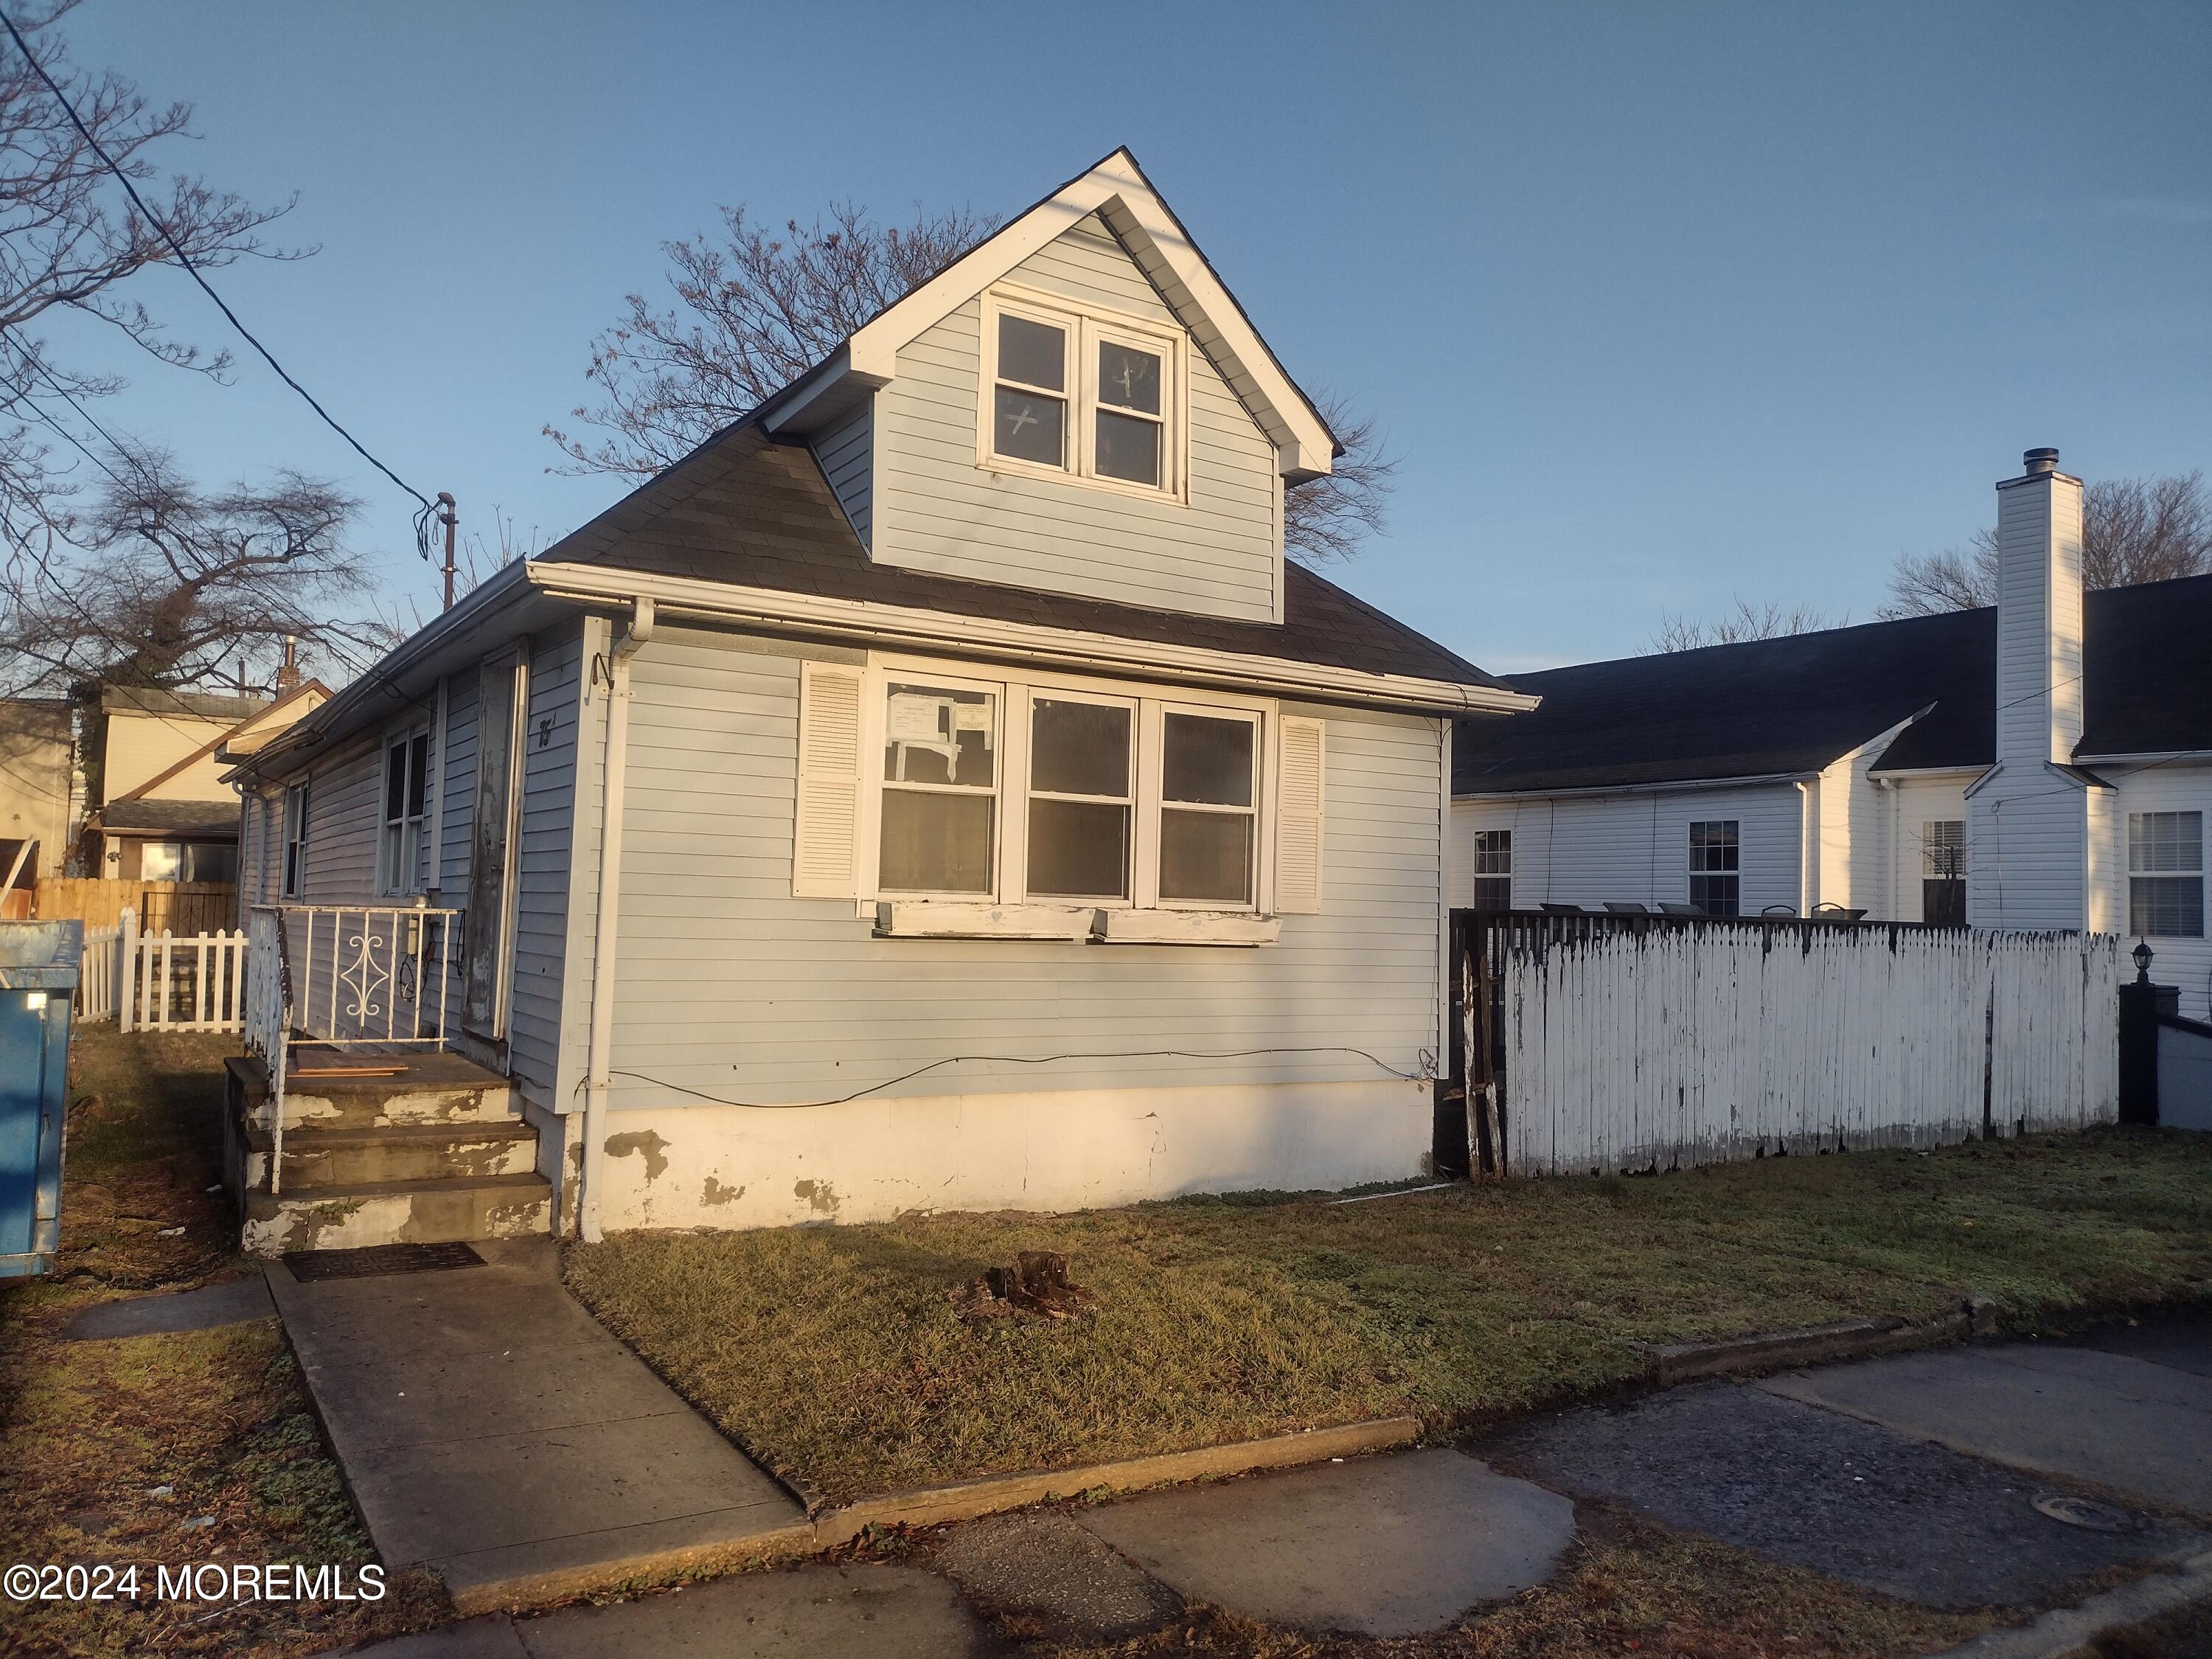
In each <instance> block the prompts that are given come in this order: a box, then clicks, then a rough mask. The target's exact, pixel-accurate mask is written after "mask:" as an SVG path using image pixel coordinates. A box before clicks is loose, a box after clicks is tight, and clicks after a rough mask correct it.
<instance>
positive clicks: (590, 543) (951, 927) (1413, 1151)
mask: <svg viewBox="0 0 2212 1659" xmlns="http://www.w3.org/2000/svg"><path fill="white" fill-rule="evenodd" d="M1333 451H1334V441H1333V439H1332V437H1331V435H1330V433H1329V431H1328V428H1327V426H1326V425H1325V424H1324V423H1323V422H1322V418H1321V416H1319V415H1318V414H1317V413H1316V410H1315V409H1314V407H1313V405H1312V404H1311V403H1310V401H1309V400H1308V399H1307V398H1306V397H1305V396H1304V393H1302V392H1300V391H1299V389H1298V387H1297V385H1296V384H1295V383H1293V382H1292V380H1291V379H1290V377H1289V375H1288V374H1286V373H1285V371H1284V369H1283V368H1282V366H1281V365H1280V364H1279V363H1278V362H1277V361H1276V359H1275V357H1274V356H1273V353H1272V352H1271V351H1270V350H1269V349H1268V347H1267V343H1265V342H1264V341H1263V340H1262V339H1261V337H1260V335H1259V334H1258V332H1257V331H1255V329H1254V327H1253V325H1252V324H1251V322H1250V321H1249V319H1247V317H1246V316H1245V314H1244V313H1243V310H1242V309H1241V307H1239V306H1238V305H1237V302H1236V301H1235V300H1234V299H1232V298H1231V295H1230V294H1229V292H1228V290H1227V289H1225V287H1224V286H1223V285H1222V283H1221V280H1220V278H1219V277H1218V276H1217V275H1216V274H1215V273H1214V271H1213V270H1212V267H1211V266H1210V265H1209V264H1207V263H1206V258H1205V257H1204V256H1203V255H1202V254H1201V253H1200V252H1199V250H1198V248H1197V246H1196V245H1195V244H1194V242H1193V241H1192V240H1191V239H1190V237H1189V235H1188V233H1187V232H1186V231H1185V230H1184V228H1182V225H1181V224H1180V223H1179V222H1177V221H1176V218H1175V216H1174V215H1173V214H1172V213H1171V212H1170V210H1168V208H1167V206H1166V204H1164V202H1162V201H1161V199H1160V198H1159V197H1158V195H1157V194H1156V193H1155V192H1154V191H1153V190H1152V187H1151V185H1149V184H1148V183H1147V182H1146V179H1145V177H1144V175H1143V173H1141V172H1139V169H1138V167H1137V165H1136V162H1135V161H1134V160H1133V158H1132V157H1131V156H1130V155H1128V154H1127V152H1126V151H1122V152H1117V153H1116V154H1115V155H1112V156H1109V157H1108V158H1107V159H1106V160H1105V161H1102V162H1101V163H1099V165H1098V166H1097V167H1094V168H1092V169H1091V170H1090V171H1089V172H1087V173H1084V174H1083V175H1082V176H1081V177H1079V178H1078V179H1074V180H1073V181H1071V182H1070V183H1069V184H1067V185H1064V186H1063V187H1061V188H1060V189H1059V190H1057V191H1054V192H1053V194H1052V195H1050V196H1049V197H1046V198H1045V199H1044V200H1043V201H1042V202H1041V203H1039V204H1037V205H1036V206H1035V207H1033V208H1031V209H1030V210H1028V211H1027V212H1025V213H1024V214H1022V215H1020V216H1018V217H1016V218H1015V219H1014V220H1013V221H1012V222H1011V223H1010V224H1008V225H1007V226H1006V228H1004V229H1002V230H1000V232H999V233H998V234H995V235H994V236H993V237H991V238H990V239H989V240H986V241H985V242H983V243H982V244H981V246H978V247H977V248H975V250H974V251H973V252H970V253H969V254H968V255H967V256H966V257H964V258H962V259H960V260H959V261H957V263H956V264H953V265H951V267H950V268H948V269H947V270H945V271H944V272H943V273H942V274H940V275H939V276H936V277H934V278H933V279H932V280H931V281H930V282H928V283H926V284H924V285H923V286H922V287H921V288H920V289H917V290H916V291H915V292H914V293H913V294H911V295H908V296H907V297H906V298H904V299H903V300H902V301H899V302H898V303H896V304H895V305H893V306H892V307H890V309H888V310H887V311H885V312H884V313H882V314H880V315H879V316H878V317H876V318H875V319H873V320H872V321H871V322H869V323H867V324H866V325H865V326H863V327H862V328H860V330H859V331H857V332H856V333H854V335H853V336H852V337H850V338H848V340H846V341H845V342H844V343H843V344H842V345H841V346H840V347H839V348H838V349H837V350H836V352H835V353H834V354H832V355H831V356H829V358H828V360H827V361H825V362H823V363H822V364H820V365H819V366H818V367H817V368H815V369H814V370H812V371H811V372H810V373H809V374H805V375H804V376H802V377H800V378H799V380H796V381H795V382H793V384H792V385H791V386H788V387H787V388H786V389H785V390H783V391H782V392H780V393H778V394H777V395H776V396H775V397H773V398H769V400H768V401H767V402H765V403H764V404H762V405H761V406H760V407H759V408H758V409H757V410H754V411H752V413H751V414H750V415H749V416H746V417H745V418H744V419H742V420H740V421H738V422H736V423H735V424H734V425H732V426H731V427H730V428H727V429H726V430H725V431H723V432H721V433H720V434H718V435H716V436H715V437H714V438H713V439H712V440H710V441H708V442H707V443H705V444H703V445H702V446H701V447H700V448H699V449H698V450H697V451H696V452H695V453H693V454H691V455H690V457H689V458H687V459H684V461H682V462H680V463H679V464H678V465H675V466H673V467H671V468H670V469H669V470H668V471H665V473H663V474H661V475H660V476H659V477H657V478H655V479H654V480H653V481H652V482H651V483H647V484H646V485H645V486H644V487H642V488H641V489H638V490H637V491H636V492H635V494H633V495H630V496H629V497H628V498H627V499H626V500H624V501H622V502H620V503H619V504H617V506H615V507H612V508H611V509H610V510H609V511H607V512H606V513H603V514H601V515H600V516H599V518H597V519H595V520H592V522H591V523H589V524H587V525H586V526H584V527H583V528H581V529H580V530H578V531H576V532H574V533H573V534H572V535H570V536H568V538H565V539H564V540H562V541H561V542H560V543H558V544H556V545H555V546H554V547H553V548H551V549H550V550H548V552H547V553H545V554H544V556H541V557H539V558H537V559H533V560H532V561H530V562H527V563H525V564H518V565H514V566H511V567H509V568H507V569H505V570H503V571H501V573H500V574H499V575H497V576H496V577H495V578H494V579H493V580H491V581H489V582H488V583H486V584H485V585H484V586H483V587H481V588H479V589H478V590H477V592H475V593H473V594H471V596H470V597H469V598H468V599H465V600H464V601H463V603H461V604H460V605H458V606H456V607H455V608H454V609H453V611H450V612H448V613H447V614H446V615H444V616H442V617H440V618H439V619H438V620H437V621H435V622H434V623H431V624H430V625H429V626H428V627H427V628H425V629H423V630H422V632H421V633H419V634H417V635H415V636H414V637H413V638H412V639H410V640H409V641H407V642H406V643H405V644H404V645H402V646H401V647H399V648H398V649H397V650H396V651H394V652H393V653H392V654H391V655H390V656H389V657H387V658H386V659H385V660H384V661H383V662H382V663H381V664H380V665H378V666H377V667H376V668H375V669H374V670H373V671H371V672H370V673H368V675H366V676H365V677H364V678H362V680H361V681H359V682H358V683H356V684H355V685H353V686H350V687H349V688H347V689H346V690H344V691H343V692H342V693H340V694H339V695H338V696H337V697H336V698H335V699H334V700H333V701H332V702H331V703H329V704H328V705H327V706H326V707H325V708H322V709H320V710H319V711H318V712H317V713H316V714H313V715H311V716H309V717H308V718H307V720H303V721H301V723H300V724H299V725H298V726H295V727H294V728H293V729H292V730H291V731H289V732H287V733H285V734H284V735H283V737H281V738H277V739H276V740H275V741H273V742H271V743H270V744H268V745H267V746H266V747H265V748H264V749H263V750H260V751H259V752H258V753H257V754H254V755H252V756H249V757H245V758H244V759H243V760H242V761H241V762H240V770H239V776H240V779H241V780H242V781H243V782H244V783H245V785H246V788H247V790H248V793H249V795H250V797H251V799H252V806H251V809H250V826H249V832H248V845H249V848H255V849H259V855H258V857H254V858H252V859H250V860H249V868H248V869H247V870H246V873H245V876H244V879H245V881H246V883H247V884H248V885H249V887H250V888H251V889H252V893H253V894H254V895H255V896H258V897H259V898H261V899H263V900H264V901H266V902H270V903H283V902H292V903H303V904H315V903H319V904H324V905H330V904H351V905H371V906H374V905H385V906H404V905H412V904H416V903H418V902H420V903H426V904H428V906H429V907H430V908H439V907H441V906H457V907H460V908H465V911H466V913H467V914H466V920H465V924H464V926H463V927H462V930H461V931H462V932H463V933H464V934H465V939H466V941H467V942H466V947H465V953H466V954H465V962H464V963H463V964H462V969H463V971H462V973H461V975H460V977H461V980H462V994H461V997H460V1006H459V1009H458V1012H457V1018H456V1022H455V1023H456V1026H457V1028H458V1029H457V1030H456V1031H455V1033H454V1037H455V1042H456V1044H457V1046H458V1047H459V1048H460V1049H461V1050H462V1051H463V1052H464V1053H465V1054H467V1055H469V1056H470V1057H471V1058H472V1059H473V1060H476V1061H477V1062H478V1063H479V1064H481V1065H483V1066H486V1067H489V1068H491V1069H493V1070H495V1071H496V1072H498V1073H501V1074H503V1075H504V1076H505V1077H506V1078H507V1079H511V1081H512V1084H513V1088H514V1091H515V1092H516V1093H517V1094H519V1097H520V1101H519V1108H518V1109H519V1110H520V1113H521V1114H522V1117H523V1121H525V1122H526V1123H527V1124H528V1125H529V1126H531V1127H532V1128H533V1129H534V1130H535V1132H536V1136H537V1152H536V1162H535V1165H534V1168H535V1170H536V1172H537V1176H538V1179H539V1182H540V1185H541V1187H543V1186H544V1185H545V1184H546V1183H549V1182H550V1188H552V1190H553V1192H554V1193H555V1194H557V1196H558V1199H559V1202H558V1204H557V1206H556V1209H555V1211H554V1213H553V1216H552V1224H553V1225H556V1226H558V1227H562V1228H566V1227H568V1226H570V1225H578V1224H579V1223H580V1225H582V1226H583V1228H584V1229H585V1231H587V1232H589V1231H593V1230H596V1229H599V1228H606V1229H612V1228H617V1227H635V1226H695V1225H714V1226H757V1225H778V1224H784V1223H792V1222H805V1221H817V1220H823V1219H827V1218H845V1219H865V1218H882V1217H888V1216H892V1215H895V1214H897V1213H899V1212H904V1211H908V1210H911V1209H915V1208H931V1207H948V1208H951V1207H994V1206H1020V1207H1024V1208H1033V1209H1049V1208H1066V1207H1073V1206H1086V1205H1094V1204H1112V1203H1121V1202H1125V1201H1128V1200H1136V1199H1142V1198H1157V1197H1164V1196H1167V1195H1170V1194H1177V1193H1183V1192H1188V1191H1192V1190H1211V1189H1221V1188H1254V1187H1284V1188H1310V1187H1334V1186H1341V1185H1345V1184H1347V1183H1351V1182H1363V1181H1370V1180H1375V1179H1379V1178H1383V1177H1393V1176H1409V1175H1413V1174H1414V1173H1416V1172H1418V1171H1419V1169H1420V1168H1421V1166H1422V1159H1423V1157H1424V1154H1425V1152H1427V1151H1428V1149H1429V1147H1430V1146H1431V1132H1432V1121H1433V1111H1434V1102H1433V1092H1432V1082H1431V1079H1432V1078H1433V1075H1434V1067H1435V1062H1436V1056H1437V1048H1438V1042H1439V1032H1440V1030H1441V1029H1442V1022H1443V1013H1442V1010H1443V997H1444V994H1445V987H1444V981H1443V971H1442V961H1443V942H1444V936H1445V930H1446V925H1447V915H1446V912H1447V908H1448V905H1449V901H1450V898H1451V893H1450V889H1449V873H1448V871H1447V866H1446V847H1445V843H1446V833H1447V824H1448V822H1449V811H1450V787H1449V749H1450V736H1451V724H1452V720H1453V719H1454V718H1455V716H1457V715H1459V714H1463V713H1465V712H1468V711H1470V710H1496V711H1501V712H1502V711H1508V710H1512V709H1516V708H1526V707H1528V706H1530V704H1531V702H1532V700H1531V699H1530V698H1528V696H1523V695H1522V694H1520V693H1517V692H1515V691H1513V690H1510V689H1508V688H1506V687H1505V686H1504V684H1502V683H1501V682H1499V681H1498V680H1497V679H1495V678H1492V677H1491V676H1489V675H1487V674H1485V673H1483V672H1482V671H1480V670H1479V669H1477V668H1475V667H1474V666H1473V665H1470V664H1468V663H1467V662H1465V661H1463V660H1462V659H1459V658H1458V657H1456V656H1455V655H1453V654H1452V653H1449V652H1448V651H1446V650H1444V649H1443V647H1439V646H1437V645H1436V644H1434V643H1432V642H1431V641H1428V640H1426V639H1424V638H1423V637H1421V636H1420V635H1418V634H1416V633H1414V632H1413V630H1412V629H1407V628H1406V627H1404V626H1402V625H1401V624H1400V623H1396V622H1394V621H1392V620H1391V619H1389V617H1384V616H1382V615H1381V614H1379V613H1378V612H1376V611H1374V610H1372V609H1370V607H1368V606H1366V605H1362V604H1361V603H1359V602H1358V600H1356V599H1352V597H1351V596H1350V595H1348V594H1346V593H1345V592H1342V591H1340V589H1338V588H1336V587H1334V586H1332V585H1330V584H1329V583H1328V582H1326V581H1324V580H1321V579H1320V578H1319V577H1317V576H1316V575H1314V574H1312V573H1311V572H1310V571H1307V570H1305V569H1303V568H1300V567H1299V566H1297V564H1295V563H1288V562H1285V558H1284V548H1283V491H1284V489H1285V487H1286V486H1290V485H1295V484H1297V483H1300V482H1301V481H1304V480H1307V479H1311V478H1314V477H1318V476H1320V475H1322V474H1325V473H1326V472H1328V470H1329V468H1330V465H1331V463H1332V456H1333ZM295 960H296V959H295ZM380 1124H381V1120H380ZM375 1132H376V1133H381V1127H380V1128H379V1129H378V1130H377V1131H375ZM313 1133H314V1130H313V1126H308V1127H302V1128H301V1129H299V1130H297V1131H295V1133H293V1134H292V1135H291V1138H290V1139H289V1141H288V1142H287V1145H286V1150H285V1152H284V1154H283V1155H284V1156H285V1157H287V1158H291V1157H295V1156H299V1155H300V1148H301V1146H302V1145H303V1137H304V1138H306V1139H307V1140H312V1139H313ZM302 1167H303V1168H305V1167H307V1166H306V1165H304V1164H303V1165H302ZM502 1178H504V1179H507V1180H510V1181H512V1180H513V1179H514V1175H513V1171H511V1170H510V1171H509V1172H508V1173H507V1176H504V1177H502ZM440 1179H441V1180H442V1181H444V1182H445V1183H446V1185H447V1187H448V1188H453V1187H455V1185H456V1183H459V1184H460V1185H462V1186H465V1183H466V1182H467V1180H468V1179H469V1177H468V1176H466V1174H465V1172H460V1171H458V1170H457V1171H456V1172H455V1173H453V1174H452V1175H451V1176H441V1177H440ZM435 1184H437V1183H436V1182H416V1183H415V1188H424V1187H428V1186H433V1185H435ZM285 1190H286V1192H287V1193H288V1194H289V1192H290V1191H291V1190H292V1189H291V1188H289V1187H288V1188H286V1189H285ZM386 1195H387V1196H391V1195H392V1194H386ZM320 1196H321V1198H322V1199H324V1200H336V1201H337V1203H339V1204H342V1203H343V1200H345V1199H346V1196H347V1189H345V1188H343V1187H340V1188H325V1189H324V1190H323V1191H322V1193H321V1194H320ZM405 1196H407V1197H408V1199H409V1201H410V1202H413V1203H416V1208H415V1210H414V1212H412V1215H411V1217H410V1218H403V1219H402V1221H400V1222H398V1223H395V1224H394V1227H393V1231H394V1233H395V1235H398V1234H404V1236H407V1237H428V1236H430V1232H431V1231H432V1230H434V1229H435V1227H436V1226H438V1225H444V1224H441V1223H435V1222H433V1221H430V1220H427V1219H425V1218H426V1217H428V1215H429V1213H430V1212H429V1211H428V1209H427V1208H425V1207H423V1205H422V1203H419V1202H416V1197H415V1194H414V1189H413V1188H410V1193H409V1194H406V1195H405ZM333 1213H336V1210H335V1209H334V1210H333ZM531 1213H532V1215H538V1214H540V1213H541V1212H531ZM532 1225H543V1223H542V1221H538V1222H533V1224H532ZM449 1236H450V1235H449ZM347 1238H348V1242H353V1243H361V1242H368V1240H366V1239H365V1238H362V1237H356V1236H354V1235H350V1234H349V1235H348V1236H347Z"/></svg>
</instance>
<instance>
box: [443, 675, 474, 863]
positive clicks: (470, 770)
mask: <svg viewBox="0 0 2212 1659" xmlns="http://www.w3.org/2000/svg"><path fill="white" fill-rule="evenodd" d="M477 690H478V688H477V675H476V672H475V671H474V670H471V671H469V672H467V673H465V674H456V675H454V676H453V678H451V679H449V680H447V682H446V740H445V742H444V743H443V744H441V745H440V748H439V753H438V767H439V771H440V773H441V776H442V777H443V779H444V784H445V789H444V793H443V794H442V796H441V798H440V799H441V812H442V816H443V817H444V822H443V823H441V824H440V825H439V826H438V835H437V842H438V890H439V895H440V896H441V898H442V899H443V900H444V901H445V902H446V903H447V905H449V906H458V905H460V904H463V903H465V902H467V897H468V890H469V837H470V836H471V833H472V832H473V830H474V828H475V824H476V815H477Z"/></svg>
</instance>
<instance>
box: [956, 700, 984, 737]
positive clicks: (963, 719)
mask: <svg viewBox="0 0 2212 1659" xmlns="http://www.w3.org/2000/svg"><path fill="white" fill-rule="evenodd" d="M952 729H953V730H954V731H955V732H981V733H982V734H983V735H984V736H985V737H986V738H987V737H989V736H990V735H991V705H990V704H989V703H987V702H956V703H954V704H953V705H952Z"/></svg>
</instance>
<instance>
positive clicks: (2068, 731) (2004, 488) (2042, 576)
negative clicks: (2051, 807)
mask: <svg viewBox="0 0 2212 1659" xmlns="http://www.w3.org/2000/svg"><path fill="white" fill-rule="evenodd" d="M2021 463H2022V466H2023V469H2024V470H2023V471H2022V472H2021V476H2020V477H2017V478H2007V479H2006V480H2004V482H2003V483H2000V484H1998V485H1997V754H1996V757H1997V759H1998V761H1999V762H2000V763H2004V764H2007V765H2010V766H2014V767H2021V766H2026V767H2039V766H2040V765H2041V764H2042V763H2045V762H2046V761H2057V762H2060V763H2066V762H2070V761H2071V760H2072V759H2073V758H2074V749H2075V744H2078V743H2079V742H2081V480H2080V479H2079V478H2075V477H2069V476H2068V475H2067V474H2065V473H2063V472H2061V471H2059V470H2058V452H2057V450H2055V449H2031V450H2029V451H2028V452H2027V454H2026V455H2025V456H2023V457H2022V458H2021Z"/></svg>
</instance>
